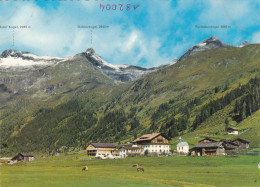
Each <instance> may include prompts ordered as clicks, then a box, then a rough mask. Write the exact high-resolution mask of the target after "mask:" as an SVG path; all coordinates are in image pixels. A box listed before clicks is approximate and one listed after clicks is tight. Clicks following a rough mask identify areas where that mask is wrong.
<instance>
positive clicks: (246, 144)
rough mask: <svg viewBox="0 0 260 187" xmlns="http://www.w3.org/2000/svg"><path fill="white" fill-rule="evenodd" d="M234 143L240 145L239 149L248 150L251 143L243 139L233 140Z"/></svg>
mask: <svg viewBox="0 0 260 187" xmlns="http://www.w3.org/2000/svg"><path fill="white" fill-rule="evenodd" d="M232 143H235V144H237V145H238V149H248V148H249V143H250V142H248V141H246V140H243V139H241V138H237V139H235V140H233V141H232Z"/></svg>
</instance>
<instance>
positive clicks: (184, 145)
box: [177, 137, 189, 153]
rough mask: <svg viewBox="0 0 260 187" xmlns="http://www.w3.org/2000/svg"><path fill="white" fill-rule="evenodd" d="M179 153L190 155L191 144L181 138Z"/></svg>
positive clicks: (178, 146) (178, 145) (178, 147)
mask: <svg viewBox="0 0 260 187" xmlns="http://www.w3.org/2000/svg"><path fill="white" fill-rule="evenodd" d="M177 152H178V153H188V152H189V144H188V143H187V142H183V141H182V139H181V137H180V138H179V143H178V144H177Z"/></svg>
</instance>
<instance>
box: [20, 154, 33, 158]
mask: <svg viewBox="0 0 260 187" xmlns="http://www.w3.org/2000/svg"><path fill="white" fill-rule="evenodd" d="M20 154H21V155H22V156H24V157H34V156H33V155H32V154H29V153H20Z"/></svg>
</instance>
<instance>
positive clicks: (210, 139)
mask: <svg viewBox="0 0 260 187" xmlns="http://www.w3.org/2000/svg"><path fill="white" fill-rule="evenodd" d="M203 140H209V141H212V142H217V141H216V140H213V139H212V138H208V137H206V138H204V139H202V140H200V141H199V142H202V141H203Z"/></svg>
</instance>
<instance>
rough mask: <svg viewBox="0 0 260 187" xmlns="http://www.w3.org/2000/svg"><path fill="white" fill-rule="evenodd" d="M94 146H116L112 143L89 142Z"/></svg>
mask: <svg viewBox="0 0 260 187" xmlns="http://www.w3.org/2000/svg"><path fill="white" fill-rule="evenodd" d="M91 145H93V146H94V147H96V148H116V146H115V145H114V144H112V143H91Z"/></svg>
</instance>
